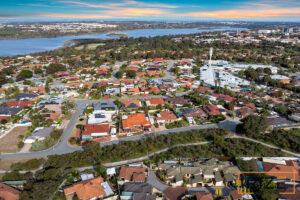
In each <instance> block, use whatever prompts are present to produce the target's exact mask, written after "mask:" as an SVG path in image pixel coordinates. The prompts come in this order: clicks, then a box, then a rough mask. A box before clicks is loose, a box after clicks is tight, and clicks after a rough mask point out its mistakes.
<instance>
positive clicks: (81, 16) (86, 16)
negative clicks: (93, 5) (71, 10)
mask: <svg viewBox="0 0 300 200" xmlns="http://www.w3.org/2000/svg"><path fill="white" fill-rule="evenodd" d="M38 16H40V17H53V18H70V19H104V18H111V16H107V15H97V14H76V15H71V14H61V13H44V14H38Z"/></svg>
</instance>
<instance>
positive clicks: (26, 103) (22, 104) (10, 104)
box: [6, 100, 34, 107]
mask: <svg viewBox="0 0 300 200" xmlns="http://www.w3.org/2000/svg"><path fill="white" fill-rule="evenodd" d="M33 103H34V101H17V100H11V101H8V102H7V103H6V105H7V106H8V107H26V106H31V105H32V104H33Z"/></svg>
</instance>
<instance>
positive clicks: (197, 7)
mask: <svg viewBox="0 0 300 200" xmlns="http://www.w3.org/2000/svg"><path fill="white" fill-rule="evenodd" d="M76 19H82V20H83V19H87V20H93V19H96V20H179V21H188V20H193V21H194V20H199V21H200V20H223V21H235V20H236V21H298V22H300V0H225V1H224V0H118V1H116V0H1V1H0V20H16V21H18V20H20V21H22V20H41V21H51V20H76Z"/></svg>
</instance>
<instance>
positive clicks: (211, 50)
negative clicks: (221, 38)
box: [209, 47, 213, 68]
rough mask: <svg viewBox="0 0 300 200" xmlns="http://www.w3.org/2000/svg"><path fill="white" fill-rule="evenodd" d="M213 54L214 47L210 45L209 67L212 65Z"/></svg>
mask: <svg viewBox="0 0 300 200" xmlns="http://www.w3.org/2000/svg"><path fill="white" fill-rule="evenodd" d="M212 54H213V48H212V47H210V49H209V68H210V67H211V57H212Z"/></svg>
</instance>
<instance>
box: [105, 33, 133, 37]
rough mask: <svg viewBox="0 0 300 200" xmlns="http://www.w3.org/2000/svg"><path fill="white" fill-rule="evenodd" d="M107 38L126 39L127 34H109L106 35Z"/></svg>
mask: <svg viewBox="0 0 300 200" xmlns="http://www.w3.org/2000/svg"><path fill="white" fill-rule="evenodd" d="M107 36H109V37H128V34H126V33H109V34H107Z"/></svg>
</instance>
